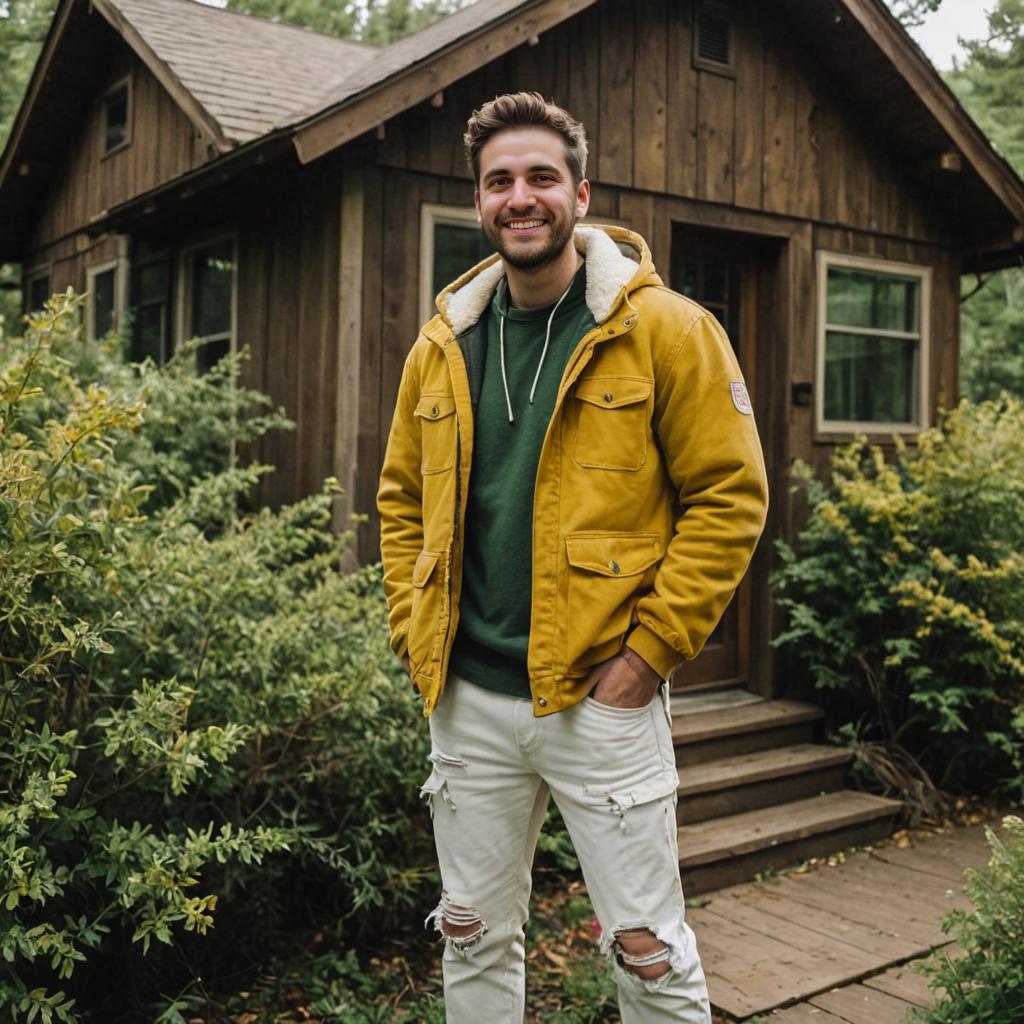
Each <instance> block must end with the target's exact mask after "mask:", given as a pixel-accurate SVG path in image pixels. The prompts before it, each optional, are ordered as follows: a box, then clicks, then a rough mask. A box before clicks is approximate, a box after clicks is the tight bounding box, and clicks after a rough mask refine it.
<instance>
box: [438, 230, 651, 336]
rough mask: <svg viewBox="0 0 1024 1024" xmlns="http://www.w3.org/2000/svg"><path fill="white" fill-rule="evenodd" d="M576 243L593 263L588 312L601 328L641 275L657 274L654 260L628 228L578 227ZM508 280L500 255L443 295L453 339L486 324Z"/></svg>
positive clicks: (443, 310)
mask: <svg viewBox="0 0 1024 1024" xmlns="http://www.w3.org/2000/svg"><path fill="white" fill-rule="evenodd" d="M574 241H575V245H576V249H577V250H578V251H579V252H580V253H582V254H583V256H585V257H586V261H587V262H586V275H587V293H586V298H587V306H588V307H589V308H590V312H591V314H592V315H593V317H594V320H595V321H596V322H597V323H599V324H600V323H603V322H604V321H605V320H607V319H608V317H609V316H610V315H611V313H612V311H613V310H614V309H615V307H616V306H617V305H618V304H619V295H620V293H621V292H622V290H623V289H624V288H626V286H627V285H629V284H630V282H632V281H633V279H634V278H636V277H638V275H639V276H641V277H645V276H646V275H647V274H648V273H650V272H651V270H652V269H653V268H652V265H651V258H650V254H649V253H648V252H647V246H646V245H645V244H644V242H643V239H641V238H640V236H639V235H635V234H634V233H633V232H632V231H627V230H625V229H624V228H614V227H612V228H602V227H591V226H587V227H577V228H576V231H575V237H574ZM620 241H621V242H625V243H627V244H628V245H629V246H630V247H631V248H632V249H633V250H634V251H635V252H636V257H635V258H634V259H631V258H630V257H629V256H626V255H624V254H623V253H622V252H621V250H620V249H619V246H618V244H617V242H620ZM504 275H505V269H504V267H503V266H502V263H501V259H500V258H499V257H498V256H497V255H494V256H491V257H489V258H488V259H487V260H485V261H484V262H483V263H480V264H478V265H477V266H475V267H474V268H473V269H472V270H470V271H468V272H467V273H465V274H463V275H462V277H460V278H459V279H458V280H457V281H455V282H454V283H453V284H451V285H449V286H448V287H447V288H445V290H444V291H443V292H441V294H440V295H438V297H437V308H438V310H439V311H440V313H441V317H442V318H443V319H444V320H445V321H446V322H447V324H448V326H449V327H450V328H451V330H452V333H453V334H455V335H456V336H458V335H460V334H462V333H463V332H464V331H466V330H468V329H469V328H470V327H472V326H473V325H474V324H475V323H477V321H479V320H480V318H481V317H482V316H483V314H484V311H485V310H486V309H487V304H488V303H489V302H490V301H491V296H492V295H493V294H494V290H495V288H497V286H498V282H499V281H500V280H501V278H502V277H503V276H504Z"/></svg>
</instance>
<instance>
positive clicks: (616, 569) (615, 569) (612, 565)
mask: <svg viewBox="0 0 1024 1024" xmlns="http://www.w3.org/2000/svg"><path fill="white" fill-rule="evenodd" d="M608 568H609V569H611V571H612V572H613V573H615V574H616V575H618V574H619V573H620V572H622V566H620V565H619V563H618V562H616V561H615V559H614V558H613V559H612V560H611V561H610V562H609V563H608Z"/></svg>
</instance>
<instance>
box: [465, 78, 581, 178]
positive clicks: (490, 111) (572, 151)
mask: <svg viewBox="0 0 1024 1024" xmlns="http://www.w3.org/2000/svg"><path fill="white" fill-rule="evenodd" d="M509 128H550V129H551V131H553V132H557V133H558V134H559V135H561V137H562V141H563V142H564V143H565V159H566V163H567V164H568V165H569V173H570V174H571V175H572V181H573V184H574V185H575V186H576V187H577V188H578V187H579V184H580V182H581V181H582V180H583V179H584V177H586V173H587V133H586V132H585V131H584V129H583V125H582V124H580V122H579V121H577V120H576V119H575V118H574V117H573V116H572V115H571V114H570V113H569V112H568V111H566V110H563V109H562V108H561V107H559V106H556V105H555V104H554V103H548V101H547V100H545V99H544V97H543V96H541V94H540V93H539V92H508V93H505V95H504V96H495V97H494V99H493V100H490V101H489V102H487V103H485V104H484V105H483V106H482V107H481V108H480V109H479V110H474V111H473V114H472V115H471V117H470V119H469V121H468V123H467V124H466V134H465V135H464V136H463V137H462V139H463V142H464V143H465V144H466V160H467V161H468V162H469V166H470V168H471V170H472V172H473V181H474V182H476V183H477V184H479V183H480V150H481V149H483V147H484V143H486V142H487V140H488V139H490V138H492V137H493V136H495V135H497V134H498V132H503V131H505V130H506V129H509Z"/></svg>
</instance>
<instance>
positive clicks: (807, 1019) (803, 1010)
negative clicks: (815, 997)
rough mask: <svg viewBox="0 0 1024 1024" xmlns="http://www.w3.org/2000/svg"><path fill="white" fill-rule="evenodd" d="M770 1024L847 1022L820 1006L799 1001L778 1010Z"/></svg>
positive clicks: (832, 1023) (843, 1023)
mask: <svg viewBox="0 0 1024 1024" xmlns="http://www.w3.org/2000/svg"><path fill="white" fill-rule="evenodd" d="M768 1021H769V1024H847V1022H846V1021H845V1020H843V1018H842V1017H836V1016H835V1015H834V1014H831V1013H829V1012H828V1010H823V1009H821V1007H820V1006H811V1004H810V1003H797V1005H796V1006H791V1007H789V1009H787V1010H776V1011H775V1012H774V1013H773V1014H772V1015H771V1016H770V1017H769V1018H768Z"/></svg>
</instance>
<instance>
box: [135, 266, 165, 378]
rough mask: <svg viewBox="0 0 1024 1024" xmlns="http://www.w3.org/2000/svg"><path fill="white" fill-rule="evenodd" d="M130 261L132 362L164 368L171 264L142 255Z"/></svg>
mask: <svg viewBox="0 0 1024 1024" xmlns="http://www.w3.org/2000/svg"><path fill="white" fill-rule="evenodd" d="M133 260H135V267H134V270H133V273H132V299H133V301H132V317H133V319H132V342H131V358H132V360H133V361H134V362H142V360H143V359H152V360H153V362H155V363H157V364H158V365H163V364H164V363H166V362H167V359H168V357H169V356H170V311H171V261H170V259H169V257H168V256H167V255H166V254H162V255H161V254H152V255H150V254H144V253H140V256H139V258H138V259H137V260H136V259H135V257H133Z"/></svg>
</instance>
